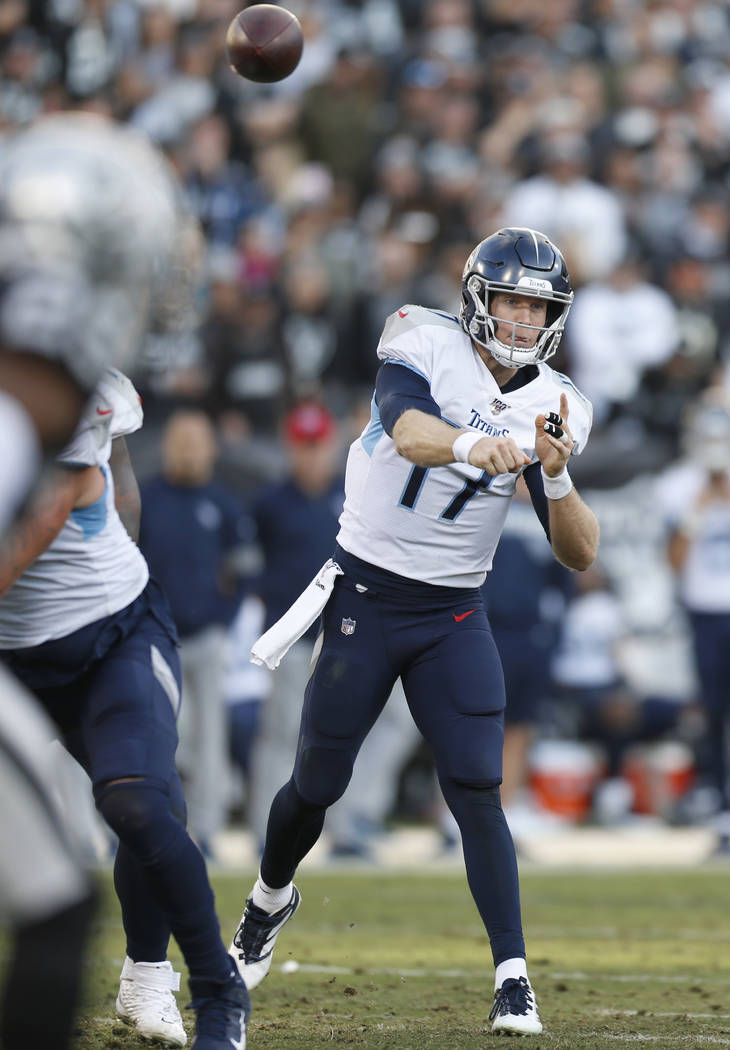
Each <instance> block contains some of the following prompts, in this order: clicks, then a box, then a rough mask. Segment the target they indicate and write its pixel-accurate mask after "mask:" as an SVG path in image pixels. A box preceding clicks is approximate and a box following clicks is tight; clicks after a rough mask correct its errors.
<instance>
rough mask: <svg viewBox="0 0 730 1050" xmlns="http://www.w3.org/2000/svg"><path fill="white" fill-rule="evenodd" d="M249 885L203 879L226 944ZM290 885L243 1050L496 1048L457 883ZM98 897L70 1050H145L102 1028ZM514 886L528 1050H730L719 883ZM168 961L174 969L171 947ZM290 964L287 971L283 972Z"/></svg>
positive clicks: (117, 939) (728, 932)
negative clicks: (632, 1047)
mask: <svg viewBox="0 0 730 1050" xmlns="http://www.w3.org/2000/svg"><path fill="white" fill-rule="evenodd" d="M250 883H251V874H249V875H247V876H246V877H244V878H240V877H232V876H219V877H217V878H216V879H215V887H216V895H217V901H218V910H219V914H220V916H221V921H222V926H223V930H224V934H225V936H226V937H228V936H230V933H231V932H232V931H233V929H234V928H235V925H236V922H237V920H238V917H239V913H240V910H241V906H242V901H243V897H244V896H245V894H246V892H247V891H248V889H249V887H250ZM297 884H298V885H299V887H300V889H301V891H302V895H303V898H304V901H303V904H302V907H301V909H300V911H299V912H298V914H297V916H296V918H295V919H294V920H293V921H292V923H291V925H290V926H288V927H287V928H286V930H285V931H284V933H283V934H282V936H281V938H280V940H279V942H278V945H277V951H276V957H275V962H274V966H273V968H272V972H271V974H270V975H269V977H268V978H267V979H266V980H265V981H264V982H263V984H261V985H260V986H259V987H258V988H257V989H256V990H255V992H254V993H253V1002H254V1014H253V1017H252V1019H251V1022H250V1025H249V1036H248V1047H249V1050H258V1048H261V1050H325V1048H330V1047H333V1046H345V1047H353V1048H357V1050H422V1048H433V1050H477V1048H483V1047H487V1046H490V1045H491V1046H499V1045H500V1042H499V1041H498V1039H497V1037H494V1036H492V1035H490V1034H489V1029H488V1022H487V1014H488V1011H489V1000H490V999H491V981H492V967H491V958H490V956H489V951H488V948H487V943H486V938H485V935H484V933H483V930H482V928H481V924H480V922H479V919H478V917H477V914H476V910H475V908H474V905H473V903H472V902H471V898H470V897H469V895H468V893H467V891H466V887H465V883H464V880H463V877H462V876H461V875H460V874H458V873H446V874H433V875H430V874H413V873H407V874H406V873H404V874H392V873H388V874H383V873H378V874H376V873H372V874H366V875H363V874H347V873H343V872H340V871H332V872H329V873H328V872H322V873H319V872H318V873H316V874H310V873H305V874H303V875H302V876H301V878H298V880H297ZM105 885H106V889H107V904H106V907H105V911H104V914H103V917H102V921H101V923H100V928H99V934H98V939H97V942H96V946H95V950H94V952H93V957H92V959H91V960H90V965H89V968H88V992H87V1003H86V1004H85V1006H84V1011H83V1016H82V1018H81V1021H80V1026H79V1031H80V1034H79V1039H78V1047H79V1050H102V1048H104V1050H107V1048H124V1050H137V1048H141V1047H142V1046H143V1045H144V1044H142V1043H141V1042H139V1040H138V1039H137V1038H136V1037H135V1036H134V1034H133V1033H132V1032H130V1030H129V1029H127V1028H125V1026H123V1025H121V1024H119V1023H117V1022H115V1021H114V998H115V995H116V991H117V981H118V975H119V969H120V966H121V961H122V957H123V950H124V949H123V940H122V937H121V933H120V925H119V919H118V907H117V905H116V903H115V901H114V899H113V897H112V895H111V889H110V884H109V883H108V882H107V883H105ZM522 887H523V894H522V896H523V910H524V919H525V930H526V935H527V943H528V953H529V965H530V975H531V978H532V981H533V984H534V986H535V989H536V992H537V994H538V999H539V1003H540V1009H541V1015H542V1017H543V1022H544V1024H545V1032H544V1033H543V1035H542V1036H540V1037H537V1038H532V1039H530V1040H529V1042H528V1045H529V1046H530V1048H531V1050H539V1048H547V1047H550V1048H556V1050H557V1048H565V1050H567V1048H570V1050H588V1048H590V1050H599V1048H600V1050H608V1048H611V1050H615V1048H616V1047H617V1046H620V1045H621V1044H622V1043H624V1044H625V1043H632V1044H633V1043H638V1044H641V1045H644V1046H648V1047H657V1048H659V1050H662V1048H667V1050H670V1048H673V1047H708V1046H728V1047H730V995H729V994H728V988H729V987H730V918H729V917H728V899H729V897H730V871H728V870H718V869H714V870H710V869H707V870H704V869H702V870H700V869H696V870H685V871H673V872H641V873H623V872H618V873H610V874H596V873H587V874H574V873H571V874H564V873H557V872H550V873H541V872H537V871H531V872H528V873H527V874H525V875H523V879H522ZM170 957H171V958H172V959H173V962H174V963H175V965H176V967H179V965H180V957H179V955H178V954H177V952H176V950H175V949H174V947H173V948H171V954H170ZM287 960H296V961H297V962H298V963H299V964H300V968H299V970H298V971H297V972H295V973H293V974H289V975H284V974H282V973H281V971H280V969H279V966H280V964H281V963H284V962H285V961H287ZM329 967H331V968H340V969H331V970H327V969H325V968H329ZM320 968H321V969H320ZM449 971H451V972H450V973H449ZM184 994H185V993H183V992H181V993H180V1002H181V1004H184V1003H185V1002H186V1001H187V1000H186V999H185V997H184ZM183 1016H184V1018H185V1021H186V1024H189V1022H192V1016H191V1013H190V1011H187V1012H185V1013H184V1014H183ZM189 1030H190V1031H191V1032H192V1028H191V1027H190V1029H189Z"/></svg>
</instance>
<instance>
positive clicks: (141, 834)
mask: <svg viewBox="0 0 730 1050" xmlns="http://www.w3.org/2000/svg"><path fill="white" fill-rule="evenodd" d="M96 806H97V809H98V810H99V812H100V813H101V815H102V817H103V818H104V820H105V821H106V822H107V824H108V825H109V827H110V828H111V829H112V831H114V832H115V834H116V835H118V836H119V840H120V841H121V842H123V843H124V844H125V846H127V847H128V848H129V850H130V851H131V852H132V853H133V854H134V855H135V856H136V857H137V858H138V859H139V860H140V862H141V863H143V864H149V863H154V861H155V858H156V857H157V856H158V855H159V854H160V852H161V851H164V849H165V848H166V846H167V844H168V840H169V839H170V837H171V834H172V833H173V829H177V828H179V823H178V821H177V820H176V819H175V818H174V817H173V816H172V814H171V812H170V798H169V796H168V795H167V794H166V793H165V792H164V791H163V790H162V789H161V788H159V787H157V786H154V785H151V784H150V783H149V782H148V781H145V780H143V779H139V780H128V781H111V782H110V783H108V784H104V785H102V786H101V787H100V788H98V789H97V791H96Z"/></svg>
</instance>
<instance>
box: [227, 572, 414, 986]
mask: <svg viewBox="0 0 730 1050" xmlns="http://www.w3.org/2000/svg"><path fill="white" fill-rule="evenodd" d="M396 677H397V671H396V670H395V669H394V668H393V666H392V665H391V662H390V659H389V657H388V655H387V647H386V645H385V644H384V639H383V625H382V618H381V610H380V608H379V605H378V603H377V602H376V601H375V600H373V599H372V598H370V597H369V596H367V595H362V594H359V593H358V592H357V591H356V590H355V587H354V586H353V585H352V584H350V583H349V581H346V580H343V579H340V580H338V583H337V585H336V587H335V590H334V592H333V595H332V598H331V599H330V601H329V603H328V605H327V607H326V608H325V611H324V614H323V619H322V633H321V635H320V637H319V638H318V639H317V643H316V645H315V648H314V653H313V655H312V672H311V675H310V678H309V682H308V683H307V687H306V690H305V696H304V705H303V709H302V721H301V727H300V732H299V744H298V747H297V754H296V759H295V763H294V772H293V774H292V776H291V778H290V780H289V781H288V782H287V783H286V784H285V785H284V786H283V787H282V788H281V789H280V790H279V791H278V793H277V794H276V796H275V797H274V801H273V803H272V805H271V810H270V812H269V820H268V824H267V832H266V842H265V845H264V852H263V856H262V858H261V871H260V874H259V878H258V879H257V881H256V884H255V886H254V888H253V891H252V893H251V896H250V897H249V899H248V900H247V902H246V910H245V911H244V914H243V917H242V919H241V922H240V924H239V927H238V930H237V931H236V934H235V936H234V939H233V944H232V945H231V952H232V954H234V956H237V958H238V964H239V968H240V969H241V973H242V974H243V976H244V979H245V981H246V983H247V985H248V986H249V987H251V988H253V987H255V986H256V985H257V984H258V983H259V982H260V981H261V980H262V979H263V978H264V977H265V976H266V974H267V973H268V971H269V968H270V966H271V956H272V952H273V948H274V943H275V941H276V937H277V936H278V933H279V930H280V929H281V927H282V926H283V925H284V923H285V922H287V921H288V919H290V918H291V916H292V915H293V914H294V912H295V911H296V909H297V907H298V906H299V893H298V891H297V889H296V887H295V886H294V885H293V883H292V879H293V878H294V873H295V871H296V869H297V867H298V865H299V863H300V861H301V860H302V859H303V858H304V857H305V856H306V855H307V853H309V851H310V850H311V848H312V847H313V846H314V844H315V842H316V841H317V839H318V838H319V836H320V834H321V832H322V827H323V824H324V818H325V814H326V812H327V809H328V807H329V806H331V805H332V804H333V803H334V802H336V801H337V799H339V798H340V797H341V796H342V795H343V793H344V791H345V789H346V787H347V785H348V783H349V781H350V777H351V776H352V769H353V765H354V762H355V758H356V756H357V753H358V751H359V749H360V746H361V744H362V742H363V740H364V739H365V737H366V736H367V734H368V732H369V730H370V728H371V727H372V725H373V724H374V722H375V720H376V719H377V717H378V715H379V714H380V712H381V711H382V709H383V706H384V705H385V702H386V700H387V698H388V696H389V694H390V691H391V688H392V686H393V682H394V681H395V678H396Z"/></svg>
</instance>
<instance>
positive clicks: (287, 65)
mask: <svg viewBox="0 0 730 1050" xmlns="http://www.w3.org/2000/svg"><path fill="white" fill-rule="evenodd" d="M303 46H304V38H303V36H302V27H301V25H300V24H299V19H298V18H297V17H296V15H293V14H292V13H291V11H287V9H286V8H285V7H277V6H276V4H254V6H253V7H247V8H245V10H243V11H241V12H240V13H239V14H237V15H236V17H235V18H234V19H233V21H232V22H231V24H230V26H229V27H228V32H227V33H226V52H227V54H228V61H229V62H230V65H231V69H232V70H233V71H234V73H240V75H241V76H242V77H245V78H246V79H247V80H255V81H256V82H257V83H259V84H272V83H273V82H274V81H275V80H283V79H284V77H288V76H289V74H290V73H292V72H293V71H294V70H295V69H296V67H297V64H298V62H299V59H300V58H301V57H302V48H303Z"/></svg>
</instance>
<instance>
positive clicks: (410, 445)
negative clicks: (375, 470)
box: [393, 413, 418, 463]
mask: <svg viewBox="0 0 730 1050" xmlns="http://www.w3.org/2000/svg"><path fill="white" fill-rule="evenodd" d="M406 417H407V413H404V414H403V415H402V416H401V417H400V419H399V420H398V421H397V422H396V424H395V426H394V427H393V444H394V445H395V450H396V452H397V453H398V455H399V456H403V457H404V459H409V460H410V461H411V462H412V463H413V462H415V459H414V456H416V455H417V454H418V441H417V437H416V433H415V430H414V428H413V427H412V426H410V425H409V420H408V419H407V418H406Z"/></svg>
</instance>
